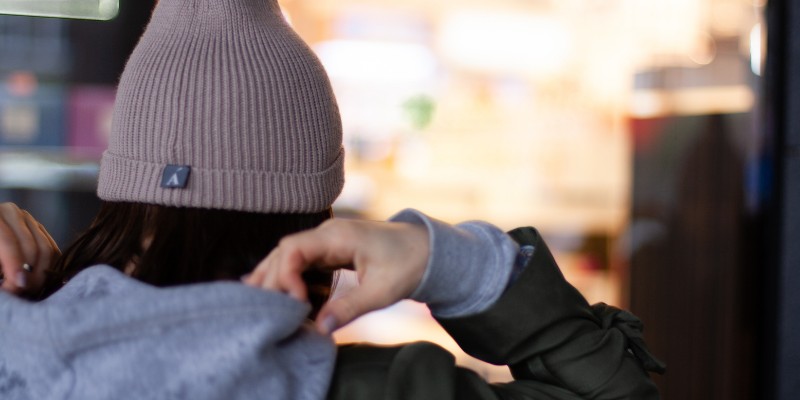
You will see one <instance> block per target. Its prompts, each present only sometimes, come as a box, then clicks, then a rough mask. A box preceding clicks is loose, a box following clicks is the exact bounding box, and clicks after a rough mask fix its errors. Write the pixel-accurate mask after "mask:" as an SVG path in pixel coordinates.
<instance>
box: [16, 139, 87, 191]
mask: <svg viewBox="0 0 800 400" xmlns="http://www.w3.org/2000/svg"><path fill="white" fill-rule="evenodd" d="M99 171H100V163H99V159H98V158H97V156H91V155H84V154H83V152H81V151H80V150H74V149H70V150H69V151H67V150H65V149H63V148H44V149H40V148H35V149H32V148H26V149H17V148H8V147H5V148H3V147H0V189H28V190H62V191H63V190H68V191H94V190H95V188H96V186H97V177H98V174H99Z"/></svg>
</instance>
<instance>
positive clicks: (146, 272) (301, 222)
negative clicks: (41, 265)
mask: <svg viewBox="0 0 800 400" xmlns="http://www.w3.org/2000/svg"><path fill="white" fill-rule="evenodd" d="M330 217H331V211H330V210H326V211H323V212H320V213H313V214H262V213H250V212H241V211H227V210H210V209H201V208H183V207H167V206H160V205H153V204H142V203H127V202H103V203H102V205H101V207H100V210H99V212H98V213H97V216H95V219H94V221H93V222H92V224H91V225H90V226H89V228H88V229H87V230H86V231H85V232H83V233H82V234H81V235H80V236H78V238H77V239H76V240H75V242H74V243H73V244H72V245H70V246H69V247H68V248H67V249H66V250H65V251H64V253H63V255H62V256H61V258H60V259H59V260H58V261H57V262H56V264H55V265H54V266H53V268H52V269H51V270H49V271H48V276H47V281H46V283H45V285H44V287H43V290H42V292H41V293H40V295H39V296H38V297H39V298H45V297H47V296H49V295H51V294H52V293H54V292H55V291H56V290H58V289H59V288H60V287H61V286H63V284H64V283H65V282H66V281H67V280H69V279H70V278H71V277H73V276H75V275H76V274H77V273H78V272H80V271H82V270H83V269H86V268H87V267H90V266H92V265H97V264H107V265H110V266H112V267H114V268H116V269H118V270H120V271H123V272H125V269H126V266H128V265H130V266H132V267H133V270H132V271H128V272H129V273H130V275H131V276H133V277H134V278H136V279H138V280H140V281H143V282H146V283H149V284H152V285H156V286H170V285H180V284H188V283H198V282H209V281H215V280H238V279H239V278H240V277H241V276H242V275H244V274H247V273H249V272H251V271H252V270H253V268H255V266H256V265H257V264H258V262H259V261H261V260H262V259H263V258H264V257H266V255H267V254H269V252H270V251H271V250H272V249H273V248H274V247H275V246H277V244H278V241H280V239H281V238H282V237H284V236H286V235H289V234H291V233H295V232H299V231H302V230H305V229H310V228H313V227H315V226H317V225H319V224H320V223H322V222H323V221H325V220H326V219H328V218H330ZM145 242H146V243H147V245H143V244H144V243H145ZM304 278H305V279H306V282H307V283H308V285H309V298H310V300H311V303H312V306H313V307H314V313H313V314H316V311H318V310H319V307H321V305H322V303H324V301H325V300H327V297H328V295H329V294H330V288H331V285H332V280H333V278H332V274H330V273H326V272H320V271H317V270H311V271H310V272H308V273H306V274H305V275H304Z"/></svg>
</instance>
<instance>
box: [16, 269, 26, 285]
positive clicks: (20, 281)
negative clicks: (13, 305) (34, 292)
mask: <svg viewBox="0 0 800 400" xmlns="http://www.w3.org/2000/svg"><path fill="white" fill-rule="evenodd" d="M16 283H17V287H20V288H24V287H25V286H28V278H27V277H26V276H25V274H24V273H22V272H20V273H18V274H17V280H16Z"/></svg>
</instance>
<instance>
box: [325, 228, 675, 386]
mask: <svg viewBox="0 0 800 400" xmlns="http://www.w3.org/2000/svg"><path fill="white" fill-rule="evenodd" d="M510 234H511V236H512V237H513V238H514V239H515V240H516V241H517V242H519V243H520V244H521V245H527V244H529V245H533V246H534V248H535V251H534V255H533V257H532V258H531V259H530V260H529V262H528V264H527V265H526V267H525V269H524V270H523V272H522V273H521V274H520V275H519V277H518V278H517V280H516V281H515V282H513V284H512V285H511V286H510V287H509V288H508V289H507V290H506V292H505V293H504V294H503V295H502V296H501V298H500V299H499V300H498V301H497V302H496V303H495V304H494V305H493V306H492V307H490V308H489V309H488V310H485V311H484V312H481V313H479V314H476V315H471V316H468V317H462V318H451V319H438V321H439V323H440V324H441V325H442V326H443V327H444V328H445V330H447V332H448V333H450V335H451V336H452V337H453V338H454V339H455V340H456V341H457V342H458V344H459V345H460V346H461V348H462V349H464V351H465V352H467V353H469V354H470V355H472V356H474V357H477V358H479V359H481V360H484V361H487V362H490V363H493V364H499V365H508V366H509V367H510V368H511V372H512V375H513V376H514V379H515V380H514V381H513V382H509V383H504V384H489V383H487V382H485V381H484V380H483V379H481V378H480V377H479V376H478V375H477V374H475V373H474V372H472V371H469V370H467V369H463V368H460V367H457V366H456V365H455V363H454V358H453V356H452V355H451V354H450V353H448V352H447V351H445V350H444V349H442V348H440V347H438V346H436V345H434V344H431V343H424V342H421V343H413V344H408V345H403V346H395V347H375V346H368V345H350V346H343V347H341V348H340V351H339V356H338V359H337V366H336V370H335V372H334V378H333V381H332V384H331V389H330V393H329V398H331V399H348V400H361V399H365V400H366V399H387V400H389V399H392V400H394V399H396V400H405V399H415V400H419V399H438V400H447V399H657V398H658V392H657V390H656V388H655V385H654V384H653V382H652V381H651V380H650V378H649V376H648V374H647V370H648V369H649V370H652V371H657V372H663V365H661V364H660V363H659V362H658V361H657V360H656V359H655V358H653V357H651V356H650V354H649V353H648V352H647V349H646V347H645V346H644V343H643V341H642V340H641V324H640V322H639V320H638V319H636V317H634V316H633V315H631V314H629V313H627V312H625V311H622V310H619V309H616V308H613V307H610V306H606V305H605V304H598V305H595V306H589V304H588V303H587V302H586V300H585V299H584V298H583V296H581V294H580V293H579V292H578V291H577V290H576V289H575V288H574V287H572V286H571V285H570V284H569V283H567V282H566V280H565V279H564V277H563V275H562V274H561V271H560V270H559V268H558V266H557V265H556V263H555V261H554V259H553V257H552V255H551V254H550V251H549V250H548V249H547V246H546V245H545V243H544V242H543V241H542V239H541V237H540V236H539V234H538V233H537V232H536V230H535V229H532V228H522V229H517V230H515V231H513V232H511V233H510Z"/></svg>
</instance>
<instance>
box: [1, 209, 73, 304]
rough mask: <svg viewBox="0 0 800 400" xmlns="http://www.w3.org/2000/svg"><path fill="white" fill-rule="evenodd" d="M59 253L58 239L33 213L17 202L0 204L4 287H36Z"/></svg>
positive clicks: (16, 289)
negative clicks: (21, 207)
mask: <svg viewBox="0 0 800 400" xmlns="http://www.w3.org/2000/svg"><path fill="white" fill-rule="evenodd" d="M60 254H61V251H60V250H59V249H58V246H57V245H56V242H55V241H53V238H51V237H50V235H49V234H48V233H47V231H46V230H45V229H44V227H43V226H42V225H41V224H40V223H39V222H37V221H36V220H35V219H34V218H33V217H32V216H31V214H30V213H28V212H27V211H25V210H21V209H20V208H19V207H17V205H16V204H14V203H2V204H0V270H1V271H2V273H3V278H4V279H3V281H2V285H0V288H2V290H6V291H8V292H11V293H14V294H22V293H24V292H27V291H32V290H35V289H37V288H38V287H39V286H41V285H42V283H44V280H45V270H46V269H48V268H50V267H51V266H52V264H53V262H55V260H56V259H57V258H58V256H59V255H60ZM24 265H25V266H26V267H24Z"/></svg>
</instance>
